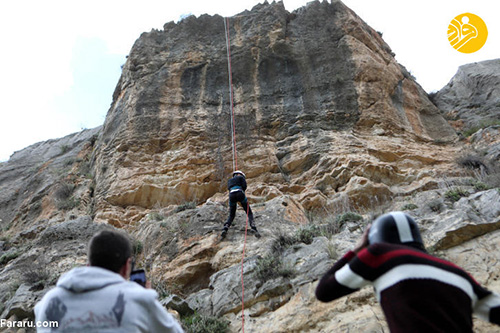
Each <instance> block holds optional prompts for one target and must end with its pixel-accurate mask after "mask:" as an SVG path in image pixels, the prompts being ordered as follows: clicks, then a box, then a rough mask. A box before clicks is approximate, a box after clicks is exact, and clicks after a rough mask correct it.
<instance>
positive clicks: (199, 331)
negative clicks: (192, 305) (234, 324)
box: [182, 313, 229, 333]
mask: <svg viewBox="0 0 500 333" xmlns="http://www.w3.org/2000/svg"><path fill="white" fill-rule="evenodd" d="M182 324H183V326H184V329H185V330H186V332H187V333H227V332H229V321H227V320H224V319H220V318H217V317H213V316H207V315H202V314H199V313H195V314H193V315H192V316H189V317H185V318H183V319H182Z"/></svg>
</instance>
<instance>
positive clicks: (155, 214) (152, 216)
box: [148, 212, 165, 221]
mask: <svg viewBox="0 0 500 333" xmlns="http://www.w3.org/2000/svg"><path fill="white" fill-rule="evenodd" d="M148 218H149V219H150V220H152V221H162V220H164V219H165V216H163V214H161V213H160V212H151V213H149V214H148Z"/></svg>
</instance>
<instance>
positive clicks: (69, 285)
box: [57, 266, 126, 293]
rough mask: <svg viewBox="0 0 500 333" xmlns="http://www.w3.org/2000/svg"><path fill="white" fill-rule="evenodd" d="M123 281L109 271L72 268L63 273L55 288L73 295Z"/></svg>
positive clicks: (120, 277) (90, 267) (97, 268)
mask: <svg viewBox="0 0 500 333" xmlns="http://www.w3.org/2000/svg"><path fill="white" fill-rule="evenodd" d="M125 281H126V280H125V279H124V278H123V277H122V276H121V275H120V274H117V273H114V272H112V271H110V270H107V269H104V268H100V267H94V266H87V267H77V268H73V269H72V270H70V271H69V272H67V273H65V274H64V275H62V276H61V277H60V278H59V280H58V281H57V286H58V287H61V288H64V289H67V290H69V291H72V292H75V293H82V292H86V291H91V290H96V289H101V288H104V287H107V286H109V285H111V284H117V283H122V282H125Z"/></svg>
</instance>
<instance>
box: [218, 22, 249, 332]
mask: <svg viewBox="0 0 500 333" xmlns="http://www.w3.org/2000/svg"><path fill="white" fill-rule="evenodd" d="M224 33H225V36H226V49H227V70H228V73H229V74H228V79H229V99H230V107H231V135H232V140H231V141H232V146H233V173H234V172H235V171H236V170H238V154H237V152H236V126H235V121H234V103H233V75H232V72H231V71H232V69H231V39H230V36H229V18H228V17H226V18H224ZM249 209H250V204H247V219H246V222H245V240H244V242H243V253H242V256H241V332H242V333H245V282H244V279H243V261H244V260H245V249H246V244H247V232H248V213H249Z"/></svg>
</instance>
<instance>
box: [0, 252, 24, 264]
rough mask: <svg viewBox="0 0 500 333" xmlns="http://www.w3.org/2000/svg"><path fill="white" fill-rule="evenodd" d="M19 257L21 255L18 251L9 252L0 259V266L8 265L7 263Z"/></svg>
mask: <svg viewBox="0 0 500 333" xmlns="http://www.w3.org/2000/svg"><path fill="white" fill-rule="evenodd" d="M20 255H21V252H20V251H10V252H7V253H4V254H2V256H1V257H0V265H4V264H6V263H8V262H9V261H11V260H13V259H16V258H17V257H19V256H20Z"/></svg>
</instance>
